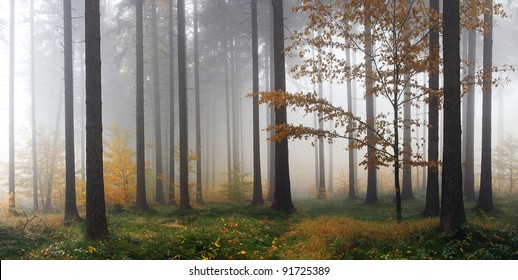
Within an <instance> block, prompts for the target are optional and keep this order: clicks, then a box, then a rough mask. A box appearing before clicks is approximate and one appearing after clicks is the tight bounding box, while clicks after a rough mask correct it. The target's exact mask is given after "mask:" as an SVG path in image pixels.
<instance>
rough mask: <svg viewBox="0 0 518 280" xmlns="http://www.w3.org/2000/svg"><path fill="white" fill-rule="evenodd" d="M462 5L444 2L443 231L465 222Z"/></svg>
mask: <svg viewBox="0 0 518 280" xmlns="http://www.w3.org/2000/svg"><path fill="white" fill-rule="evenodd" d="M459 29H460V7H459V0H451V1H445V2H444V14H443V32H444V34H443V58H444V123H445V124H446V125H445V127H444V128H443V131H444V139H443V166H442V197H441V221H440V228H441V230H442V231H451V230H454V229H457V228H459V227H460V226H461V225H462V224H464V223H465V221H466V216H465V213H464V202H463V196H462V167H461V160H462V159H461V137H462V135H461V118H460V108H461V105H460V100H461V99H460V93H461V89H460V47H459V38H460V30H459Z"/></svg>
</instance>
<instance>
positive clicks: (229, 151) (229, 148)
mask: <svg viewBox="0 0 518 280" xmlns="http://www.w3.org/2000/svg"><path fill="white" fill-rule="evenodd" d="M223 5H224V9H225V27H224V28H225V30H224V31H223V41H224V43H223V50H224V53H225V54H224V58H225V113H226V121H227V123H226V124H227V127H226V128H227V186H228V188H230V187H231V185H232V138H231V129H232V128H231V126H230V118H231V115H230V87H229V77H228V71H229V70H228V35H227V28H228V26H227V20H226V19H227V3H226V1H225V0H223Z"/></svg>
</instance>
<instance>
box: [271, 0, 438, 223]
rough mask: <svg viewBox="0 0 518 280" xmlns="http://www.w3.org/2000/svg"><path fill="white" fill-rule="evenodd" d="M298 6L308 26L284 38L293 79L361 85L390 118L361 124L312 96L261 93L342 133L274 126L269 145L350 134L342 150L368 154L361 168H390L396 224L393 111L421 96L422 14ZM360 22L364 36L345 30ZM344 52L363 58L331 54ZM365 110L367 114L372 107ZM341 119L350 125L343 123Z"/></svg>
mask: <svg viewBox="0 0 518 280" xmlns="http://www.w3.org/2000/svg"><path fill="white" fill-rule="evenodd" d="M299 2H300V4H301V5H300V6H297V7H295V11H296V12H303V13H307V14H308V23H307V25H306V27H305V28H304V29H303V30H300V31H296V32H294V35H293V36H292V38H291V39H292V45H290V46H288V48H287V51H288V53H289V54H290V55H292V56H295V57H300V58H302V59H303V62H302V63H300V64H298V65H296V66H294V67H293V68H292V69H291V70H292V72H294V73H295V78H300V77H309V78H311V79H312V80H313V81H318V80H319V79H327V80H333V81H340V82H343V81H346V80H347V79H349V78H350V79H360V80H363V81H364V82H365V83H366V93H365V96H366V97H369V98H370V97H372V98H373V97H374V96H382V97H384V98H385V99H386V100H388V101H389V102H390V104H391V108H392V111H391V112H390V114H391V115H392V119H390V118H389V117H388V115H387V114H385V113H380V114H378V115H377V116H375V118H373V119H370V118H369V116H367V119H362V118H361V117H359V116H355V115H353V114H352V113H351V112H349V111H348V110H346V109H344V108H341V107H338V106H335V105H334V104H332V103H331V102H329V101H328V100H325V99H322V98H318V97H317V96H316V94H315V93H303V92H302V93H297V94H287V93H284V92H274V93H264V94H263V95H262V101H263V102H272V103H275V104H276V105H277V106H280V105H290V106H294V107H300V108H303V110H304V111H305V112H306V113H310V112H314V111H316V112H318V113H319V114H320V115H321V117H320V118H321V120H325V121H330V120H334V121H335V122H336V128H340V127H341V128H343V130H338V129H334V130H325V129H314V128H309V127H304V126H302V125H296V124H282V125H277V126H276V127H275V129H276V135H275V136H274V139H277V140H278V139H283V138H285V137H290V138H299V139H300V138H308V137H309V136H314V135H316V136H318V137H320V138H329V139H333V138H346V139H348V138H349V132H352V131H354V132H355V133H356V135H355V136H354V140H355V141H354V142H353V144H352V146H350V147H349V148H356V149H360V148H363V147H367V148H369V149H372V150H373V151H376V153H375V156H374V155H373V154H371V155H370V156H369V154H367V156H366V158H365V160H364V161H363V162H362V163H363V164H365V165H367V166H371V165H372V166H392V167H393V168H394V186H395V193H396V209H397V218H398V220H401V219H402V214H401V192H400V179H399V170H400V165H401V160H400V153H401V148H402V147H401V145H400V140H399V133H400V132H399V130H400V129H402V125H403V121H402V117H401V116H400V108H401V107H402V106H403V105H404V104H405V103H410V102H414V101H415V100H416V99H417V98H418V97H419V96H421V95H423V94H424V93H423V89H425V88H426V87H425V86H424V85H422V84H420V83H419V81H418V79H417V77H416V76H417V74H418V73H422V72H424V71H425V70H426V66H427V64H428V61H429V59H430V58H429V56H428V55H427V54H426V50H427V48H428V45H427V42H426V40H425V39H426V37H427V36H428V27H429V23H428V14H429V13H428V10H427V9H426V6H425V4H424V1H401V2H397V3H396V2H393V3H379V4H378V5H374V4H372V3H370V2H367V3H364V2H361V1H348V2H341V1H334V2H326V3H324V2H323V1H318V0H300V1H299ZM364 23H366V25H365V26H366V28H365V29H366V31H365V32H363V31H362V30H355V29H353V28H352V26H353V25H362V24H364ZM369 27H370V28H369ZM369 29H371V30H370V32H369ZM403 31H404V32H403ZM312 32H322V35H321V36H317V37H308V36H307V35H308V34H311V33H312ZM336 38H342V39H341V40H337V39H336ZM344 39H345V40H344ZM373 42H377V43H376V44H374V43H373ZM306 46H310V47H313V48H314V49H315V50H317V51H318V52H320V54H319V56H321V57H322V61H319V60H320V59H319V58H318V56H317V58H313V57H310V56H309V55H308V53H309V52H310V50H309V48H307V47H306ZM349 46H351V47H352V48H354V49H355V50H356V51H360V52H361V53H363V54H364V55H365V57H366V59H365V62H363V63H359V64H357V65H351V66H348V62H347V61H346V56H345V58H344V57H339V56H337V55H336V54H335V52H336V51H339V52H345V50H346V49H347V48H349ZM371 67H372V68H371ZM409 88H410V89H412V90H413V91H412V93H411V96H409V97H408V98H406V99H403V96H404V93H405V90H407V91H408V89H409ZM368 110H369V108H368ZM371 110H372V112H373V108H371ZM369 113H370V111H368V112H367V114H368V115H369ZM349 121H352V123H353V124H352V125H347V124H348V123H349ZM409 123H410V125H417V124H418V121H417V120H410V121H409ZM413 157H414V162H416V161H417V162H419V160H420V157H419V155H416V154H415V153H413Z"/></svg>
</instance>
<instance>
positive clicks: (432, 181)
mask: <svg viewBox="0 0 518 280" xmlns="http://www.w3.org/2000/svg"><path fill="white" fill-rule="evenodd" d="M430 9H431V10H432V12H435V13H439V0H430ZM430 22H431V23H432V24H431V27H430V34H429V38H430V47H429V53H430V56H431V60H430V61H431V62H430V64H429V68H430V69H429V74H428V75H429V78H428V87H429V88H430V92H429V93H428V97H429V103H428V171H427V172H428V173H427V176H426V205H425V210H424V213H423V214H424V216H425V217H435V216H439V214H440V207H439V166H438V160H439V98H438V96H437V94H438V90H439V30H438V29H439V23H438V20H437V19H435V18H434V17H431V18H430Z"/></svg>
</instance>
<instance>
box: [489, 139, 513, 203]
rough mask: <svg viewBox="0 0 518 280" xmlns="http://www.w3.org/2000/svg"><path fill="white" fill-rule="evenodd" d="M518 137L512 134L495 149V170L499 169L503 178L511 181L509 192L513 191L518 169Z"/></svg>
mask: <svg viewBox="0 0 518 280" xmlns="http://www.w3.org/2000/svg"><path fill="white" fill-rule="evenodd" d="M517 157H518V139H516V138H514V137H513V136H511V135H508V136H507V138H506V139H505V140H504V141H503V143H502V145H501V146H499V147H498V148H497V149H496V150H495V155H494V158H493V168H494V169H493V170H496V171H498V174H500V176H501V177H500V178H499V179H501V180H505V181H508V182H509V192H510V193H512V192H513V187H514V181H515V178H516V174H515V173H516V172H517V171H518V164H517V163H518V162H517Z"/></svg>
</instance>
